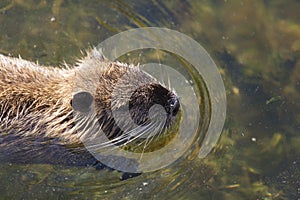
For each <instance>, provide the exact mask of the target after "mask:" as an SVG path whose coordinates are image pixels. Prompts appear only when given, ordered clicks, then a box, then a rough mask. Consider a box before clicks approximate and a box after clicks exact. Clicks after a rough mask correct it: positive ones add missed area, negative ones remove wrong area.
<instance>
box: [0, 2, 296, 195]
mask: <svg viewBox="0 0 300 200" xmlns="http://www.w3.org/2000/svg"><path fill="white" fill-rule="evenodd" d="M299 10H300V2H299V1H296V0H273V1H268V0H265V1H252V0H244V1H232V0H213V1H192V0H190V1H188V0H187V1H158V0H152V1H76V0H73V1H71V0H65V1H63V0H55V1H46V0H28V1H25V0H24V1H23V0H13V1H8V0H1V1H0V27H1V28H0V52H1V53H3V54H11V55H13V56H18V55H21V56H22V57H23V58H25V59H28V60H32V61H37V60H38V62H39V63H42V64H45V65H58V64H61V63H63V61H64V60H66V62H68V63H74V61H75V60H76V58H78V57H80V56H81V52H80V51H81V50H84V49H87V48H90V47H91V46H94V45H97V44H98V43H100V42H101V41H103V40H104V39H106V38H108V37H109V36H112V35H114V34H116V33H119V32H121V31H125V30H128V29H130V28H136V27H144V26H158V27H168V28H171V29H174V30H178V31H180V32H182V33H184V34H187V35H189V36H191V37H192V38H194V39H195V40H196V41H197V42H199V43H200V44H202V45H203V46H204V47H205V49H206V50H207V51H208V52H209V53H210V55H211V56H212V58H213V59H214V61H215V62H216V64H217V65H218V66H219V69H220V72H221V74H222V78H223V80H224V83H225V87H226V92H227V117H226V124H225V127H224V130H223V133H222V135H221V138H220V140H219V142H218V143H217V145H216V147H215V148H214V150H213V152H211V153H210V154H209V155H208V156H207V157H206V158H205V159H198V158H197V157H196V156H193V155H191V156H190V157H187V158H185V159H182V160H179V161H178V162H176V163H175V164H174V165H172V166H170V167H168V168H165V169H162V170H158V171H156V172H153V173H145V174H142V175H141V176H138V177H136V178H132V179H129V180H126V181H119V179H118V177H119V176H120V173H118V172H116V171H113V172H108V171H106V170H95V169H93V168H75V167H65V166H51V165H17V164H6V163H4V164H1V165H0V194H1V196H0V199H45V198H47V199H142V198H144V199H145V198H148V199H230V200H231V199H299V198H300V148H299V144H300V135H299V132H300V114H299V113H300V112H299V111H300V105H299V102H300V56H299V55H300V23H299V22H300V15H299ZM130 59H133V62H136V60H139V59H140V58H139V57H138V55H137V56H133V58H132V57H131V58H130ZM135 59H136V60H135Z"/></svg>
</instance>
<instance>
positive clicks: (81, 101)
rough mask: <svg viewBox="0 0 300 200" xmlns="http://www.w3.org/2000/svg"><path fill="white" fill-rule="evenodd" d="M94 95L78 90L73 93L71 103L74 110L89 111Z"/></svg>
mask: <svg viewBox="0 0 300 200" xmlns="http://www.w3.org/2000/svg"><path fill="white" fill-rule="evenodd" d="M93 100H94V97H93V96H92V95H91V93H89V92H78V93H76V94H74V96H73V99H72V100H71V105H72V107H73V109H74V110H76V111H79V112H85V113H86V112H89V111H90V109H91V105H92V103H93Z"/></svg>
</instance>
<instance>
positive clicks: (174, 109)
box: [169, 96, 180, 116]
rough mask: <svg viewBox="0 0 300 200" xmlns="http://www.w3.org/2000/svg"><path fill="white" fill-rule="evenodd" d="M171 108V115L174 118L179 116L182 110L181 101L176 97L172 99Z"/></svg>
mask: <svg viewBox="0 0 300 200" xmlns="http://www.w3.org/2000/svg"><path fill="white" fill-rule="evenodd" d="M169 106H170V114H171V115H172V116H175V115H177V113H178V111H179V108H180V103H179V99H178V98H177V97H176V96H174V97H172V98H171V99H170V102H169Z"/></svg>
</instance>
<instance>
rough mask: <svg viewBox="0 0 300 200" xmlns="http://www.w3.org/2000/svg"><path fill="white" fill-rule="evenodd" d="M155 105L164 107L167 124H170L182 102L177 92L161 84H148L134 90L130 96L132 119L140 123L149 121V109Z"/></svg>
mask: <svg viewBox="0 0 300 200" xmlns="http://www.w3.org/2000/svg"><path fill="white" fill-rule="evenodd" d="M154 105H160V106H161V107H163V108H164V112H165V114H166V123H165V126H169V125H170V124H171V123H172V121H173V120H174V117H175V116H176V115H177V114H178V112H179V110H180V102H179V99H178V97H177V96H176V94H174V93H173V92H171V91H169V90H168V89H167V88H165V87H163V86H162V85H160V84H156V83H151V84H146V85H143V86H141V87H139V88H138V89H136V90H135V91H134V93H133V94H132V96H131V98H130V102H129V110H130V114H131V117H132V119H133V120H134V122H135V123H136V124H138V125H143V124H145V123H146V122H147V121H149V110H150V108H151V107H152V106H154Z"/></svg>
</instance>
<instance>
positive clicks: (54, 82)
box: [0, 49, 179, 165]
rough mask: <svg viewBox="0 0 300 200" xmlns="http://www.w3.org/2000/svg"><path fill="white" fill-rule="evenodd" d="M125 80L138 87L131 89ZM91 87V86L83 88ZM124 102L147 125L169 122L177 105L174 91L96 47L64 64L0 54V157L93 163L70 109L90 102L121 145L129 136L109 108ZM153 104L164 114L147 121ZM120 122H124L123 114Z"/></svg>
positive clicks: (106, 130) (86, 106) (105, 128)
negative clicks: (157, 120)
mask: <svg viewBox="0 0 300 200" xmlns="http://www.w3.org/2000/svg"><path fill="white" fill-rule="evenodd" d="M85 67H87V70H82V69H85ZM78 77H79V79H78ZM78 80H82V82H83V86H82V88H80V84H81V83H79V82H78ZM130 85H141V87H138V88H137V89H135V90H134V91H130V88H132V87H128V86H130ZM90 86H91V88H94V89H92V90H87V88H89V87H90ZM74 88H75V89H74ZM112 94H114V95H112ZM115 94H117V97H116V95H115ZM126 95H127V96H128V95H129V96H128V99H129V102H125V100H124V99H125V98H124V97H125V96H126ZM82 103H84V104H82ZM125 104H126V105H129V109H130V116H131V118H132V120H133V121H134V122H135V123H136V124H137V125H140V126H145V127H146V128H148V127H149V128H152V129H153V128H155V126H161V127H168V126H169V125H170V124H171V123H172V122H173V121H174V118H175V117H176V115H177V113H178V110H179V101H178V99H177V97H176V95H175V94H174V93H173V92H171V91H169V90H168V89H167V88H166V87H164V86H163V85H161V84H159V83H158V81H157V80H155V79H154V78H153V77H151V76H150V75H149V74H147V73H144V72H143V71H142V70H140V68H139V67H137V66H133V65H127V64H124V63H120V62H111V61H109V60H107V59H105V58H104V57H103V55H102V53H101V52H100V51H98V50H96V49H93V50H91V51H90V52H88V53H87V56H86V57H85V58H83V59H82V60H80V61H79V62H78V63H77V64H76V65H75V66H74V67H65V69H62V68H53V67H45V66H40V65H38V64H35V63H33V62H29V61H26V60H23V59H21V58H12V57H7V56H3V55H0V161H1V162H21V163H52V164H64V165H94V164H95V163H98V162H97V161H96V159H95V158H94V157H93V156H92V155H91V154H90V153H89V152H88V151H87V150H86V149H85V147H84V145H83V144H82V138H85V137H90V135H89V133H88V132H89V129H88V128H82V127H81V128H78V123H77V122H76V121H75V119H74V112H75V111H76V112H79V113H84V112H88V111H89V110H90V109H91V108H90V107H91V106H92V107H93V108H94V110H95V119H96V120H97V122H98V123H99V124H100V128H101V130H102V131H103V132H104V133H105V134H106V135H107V137H108V138H109V139H111V140H112V141H114V142H112V143H114V144H123V143H126V142H127V140H131V138H130V137H129V136H128V135H126V136H124V135H123V134H124V130H123V128H120V127H119V126H118V124H116V123H115V122H116V121H115V119H114V116H113V112H114V111H115V110H118V109H119V110H121V109H122V107H123V106H124V105H125ZM155 104H160V105H161V106H162V107H163V108H165V110H166V113H167V119H166V122H165V123H164V124H154V125H152V126H151V125H149V124H151V122H150V121H151V120H149V117H148V114H149V109H150V108H151V106H153V105H155ZM122 123H123V126H122V127H124V126H126V123H127V122H126V118H125V119H124V122H122ZM81 126H82V125H81ZM150 130H151V129H150Z"/></svg>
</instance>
